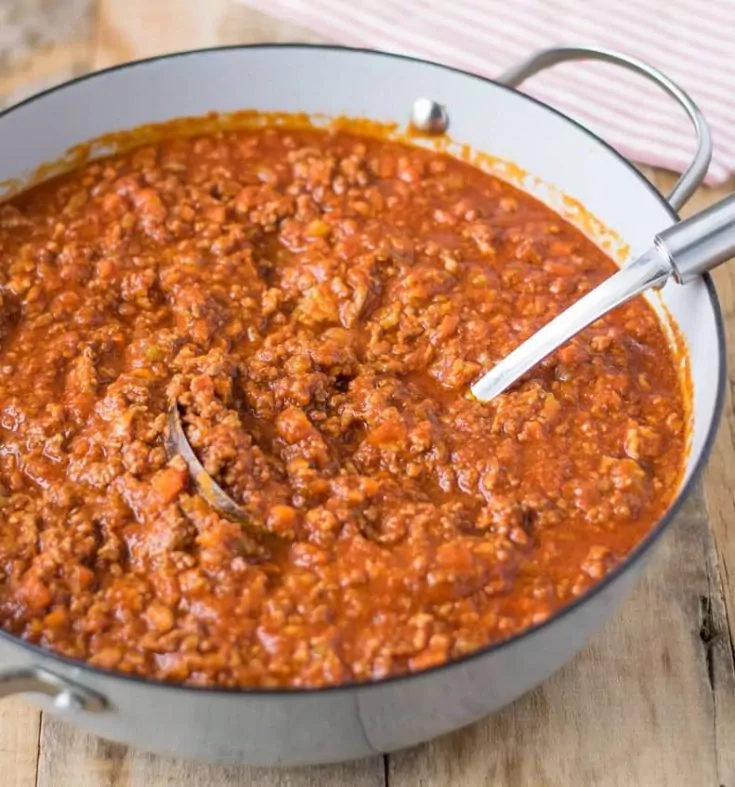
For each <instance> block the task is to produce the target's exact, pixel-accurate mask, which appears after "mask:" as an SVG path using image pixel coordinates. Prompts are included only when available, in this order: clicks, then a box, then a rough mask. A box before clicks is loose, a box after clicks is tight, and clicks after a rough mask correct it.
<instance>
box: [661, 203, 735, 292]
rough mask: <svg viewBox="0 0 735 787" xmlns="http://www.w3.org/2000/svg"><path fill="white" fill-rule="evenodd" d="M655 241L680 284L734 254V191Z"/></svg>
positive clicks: (672, 227) (671, 228)
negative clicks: (666, 257)
mask: <svg viewBox="0 0 735 787" xmlns="http://www.w3.org/2000/svg"><path fill="white" fill-rule="evenodd" d="M655 243H656V245H657V246H658V247H659V249H660V250H661V251H662V252H663V253H664V254H666V255H667V256H668V258H669V261H670V263H671V267H672V268H673V275H674V278H675V279H676V281H677V282H679V284H686V283H687V282H689V281H691V280H692V279H693V278H695V277H696V276H701V275H702V274H703V273H706V272H707V271H710V270H712V268H716V267H717V266H718V265H721V264H722V263H723V262H726V261H727V260H729V259H730V258H731V257H735V194H731V195H730V196H729V197H725V199H723V200H720V201H719V202H717V203H715V204H714V205H712V206H711V207H709V208H707V210H703V211H702V212H701V213H697V214H696V215H695V216H692V217H691V218H690V219H685V220H684V221H680V222H678V223H677V224H674V225H673V226H671V227H669V228H668V229H665V230H664V231H663V232H660V233H659V234H658V235H657V236H656V240H655Z"/></svg>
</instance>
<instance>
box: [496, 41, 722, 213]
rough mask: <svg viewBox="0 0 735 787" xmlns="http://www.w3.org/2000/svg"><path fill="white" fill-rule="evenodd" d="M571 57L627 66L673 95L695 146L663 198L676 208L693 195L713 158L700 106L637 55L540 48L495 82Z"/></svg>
mask: <svg viewBox="0 0 735 787" xmlns="http://www.w3.org/2000/svg"><path fill="white" fill-rule="evenodd" d="M571 60H603V61H605V62H606V63H614V64H615V65H617V66H622V67H623V68H627V69H628V70H629V71H635V72H636V73H638V74H642V75H643V76H644V77H646V78H647V79H650V80H651V81H652V82H654V83H655V84H657V85H658V86H659V87H660V88H661V89H662V90H665V91H666V92H667V93H668V94H669V95H670V96H673V98H675V99H676V100H677V101H678V102H679V104H680V105H681V106H682V107H683V108H684V110H685V111H686V113H687V115H689V119H690V120H691V121H692V125H693V126H694V131H695V132H696V135H697V149H696V152H695V154H694V158H693V159H692V163H691V164H690V165H689V167H688V169H687V170H686V172H684V174H683V175H682V176H681V177H680V178H679V180H678V181H677V182H676V185H675V186H674V188H673V189H672V190H671V193H670V194H669V195H668V196H667V197H666V199H667V200H668V201H669V204H670V205H671V207H672V208H673V209H674V210H675V211H678V210H679V208H681V206H682V205H683V204H684V203H685V202H686V201H687V200H688V199H689V197H690V196H691V195H692V192H694V190H695V189H697V188H698V187H699V186H700V185H701V183H702V181H703V180H704V176H705V175H706V174H707V168H708V167H709V163H710V160H711V158H712V135H711V133H710V129H709V125H708V123H707V121H706V120H705V118H704V115H703V114H702V113H701V111H700V109H699V107H698V106H697V105H696V104H695V103H694V101H692V99H691V98H690V97H689V94H688V93H686V92H685V91H684V90H682V89H681V88H680V87H679V86H678V85H677V84H676V83H675V82H672V81H671V80H670V79H669V78H668V77H667V76H666V75H665V74H662V73H661V72H660V71H659V70H658V69H657V68H654V67H653V66H649V65H648V63H645V62H643V61H642V60H638V58H635V57H628V55H623V54H621V53H620V52H615V51H613V50H611V49H602V48H598V47H590V46H560V47H553V48H551V49H542V50H540V51H539V52H536V53H535V54H533V55H531V56H530V57H528V58H527V59H526V60H524V61H522V62H521V63H518V64H517V65H515V66H513V67H512V68H509V69H508V70H507V71H504V72H503V73H502V74H501V75H500V76H499V77H498V78H497V81H498V82H501V83H502V84H505V85H508V86H509V87H518V86H519V85H520V84H521V82H524V81H525V80H526V79H528V78H529V77H531V76H533V75H534V74H537V73H538V72H539V71H543V70H544V69H546V68H550V67H551V66H554V65H556V64H557V63H564V62H567V61H571Z"/></svg>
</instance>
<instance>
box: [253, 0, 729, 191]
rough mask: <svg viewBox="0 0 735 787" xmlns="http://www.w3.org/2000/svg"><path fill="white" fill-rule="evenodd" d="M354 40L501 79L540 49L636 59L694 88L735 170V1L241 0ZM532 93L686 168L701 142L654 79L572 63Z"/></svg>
mask: <svg viewBox="0 0 735 787" xmlns="http://www.w3.org/2000/svg"><path fill="white" fill-rule="evenodd" d="M240 2H242V3H244V4H245V5H248V6H251V7H252V8H254V9H256V10H258V11H261V12H263V13H265V14H268V15H270V16H275V17H278V18H280V19H283V20H288V21H290V22H292V23H295V24H297V25H299V26H301V27H305V28H309V29H310V30H312V31H314V32H316V33H319V34H321V35H322V36H324V38H325V39H327V40H329V41H331V42H333V43H340V44H346V45H348V46H358V47H370V48H373V49H382V50H385V51H391V52H400V53H404V54H410V55H414V56H417V57H423V58H427V59H429V60H435V61H437V62H442V63H446V64H448V65H452V66H456V67H458V68H462V69H464V70H467V71H472V72H474V73H477V74H482V75H485V76H490V77H492V76H495V75H497V74H499V73H500V72H501V71H503V70H504V69H505V68H507V67H508V66H510V65H512V64H513V63H515V62H517V61H519V60H521V59H522V58H524V57H525V56H526V55H528V54H529V53H530V52H532V51H534V50H536V49H540V48H543V47H548V46H552V45H554V44H559V43H567V44H568V43H576V44H579V43H584V44H593V45H599V46H604V47H608V48H611V49H617V50H619V51H621V52H624V53H626V54H630V55H635V56H637V57H639V58H641V59H642V60H645V61H647V62H648V63H650V64H651V65H654V66H656V67H658V68H659V69H661V70H662V71H663V72H664V73H666V74H667V75H668V76H670V77H671V78H672V79H674V80H675V81H676V82H678V83H679V84H680V85H681V87H683V88H684V89H685V90H687V91H688V92H689V93H690V95H691V96H692V98H693V99H694V100H695V101H696V102H697V103H698V104H699V106H700V108H701V109H702V111H703V112H704V114H705V115H706V117H707V119H708V120H709V123H710V125H711V128H712V133H713V137H714V143H715V150H714V158H713V161H712V165H711V167H710V170H709V175H708V178H707V182H709V183H713V184H714V183H723V182H725V181H726V180H728V178H730V177H731V176H733V175H735V0H710V1H709V2H705V0H595V2H590V0H364V1H363V2H361V1H360V0H240ZM523 89H524V90H525V91H527V92H528V93H529V94H532V95H535V96H537V97H538V98H540V99H541V100H542V101H545V102H546V103H548V104H551V105H553V106H556V107H558V108H559V109H561V110H562V111H564V112H566V113H567V114H569V115H571V116H574V117H576V118H577V119H578V120H580V121H582V122H583V123H585V124H586V125H587V126H589V127H590V128H591V129H593V130H594V131H595V132H597V133H598V134H599V135H600V136H601V137H603V138H604V139H606V140H607V141H609V142H610V143H611V144H612V145H613V146H615V147H616V148H617V149H618V150H620V151H621V152H622V153H623V154H624V155H626V156H628V157H629V158H632V159H634V160H635V161H639V162H642V163H646V164H652V165H654V166H660V167H666V168H668V169H672V170H676V171H679V172H681V171H683V170H684V169H685V168H686V167H687V165H688V163H689V161H690V160H691V156H692V151H693V149H694V138H693V131H692V129H691V127H690V124H689V121H688V119H687V118H686V116H685V115H684V113H683V111H682V110H681V108H680V107H679V106H678V105H677V104H676V103H675V102H674V101H673V99H671V98H670V97H669V96H667V95H666V94H664V93H663V92H662V91H661V90H660V89H658V88H656V87H655V86H654V85H652V84H650V83H649V82H648V81H647V80H645V79H644V78H642V77H640V76H637V75H634V74H630V73H628V72H626V71H623V70H622V69H620V68H615V67H614V66H610V65H607V64H600V63H579V62H577V63H569V64H566V65H560V66H557V67H555V68H554V69H553V70H550V71H548V72H545V73H543V74H539V75H538V76H536V77H534V78H533V79H531V80H529V81H528V83H527V84H525V85H524V87H523Z"/></svg>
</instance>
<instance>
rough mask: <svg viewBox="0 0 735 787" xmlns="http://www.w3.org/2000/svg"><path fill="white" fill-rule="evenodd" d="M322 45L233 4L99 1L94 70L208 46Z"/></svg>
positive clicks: (217, 0) (229, 0)
mask: <svg viewBox="0 0 735 787" xmlns="http://www.w3.org/2000/svg"><path fill="white" fill-rule="evenodd" d="M325 40H326V39H324V38H323V37H322V36H320V35H317V34H316V33H312V32H311V31H309V30H307V29H305V28H303V27H299V26H298V25H294V24H290V23H288V22H282V21H279V20H276V19H273V18H272V17H269V16H267V15H265V14H261V13H259V12H257V11H253V10H251V9H249V8H247V7H246V6H244V5H242V4H240V3H237V2H234V1H233V0H207V2H201V0H156V2H155V3H152V2H150V1H149V0H101V1H100V10H99V22H98V31H97V45H96V51H95V57H94V67H95V68H104V67H106V66H111V65H115V64H117V63H121V62H124V61H126V60H137V59H139V58H143V57H152V56H154V55H159V54H162V53H165V52H179V51H181V50H185V49H197V48H200V47H207V46H221V45H227V44H254V43H260V42H266V41H275V42H284V41H294V42H302V43H321V42H323V41H325Z"/></svg>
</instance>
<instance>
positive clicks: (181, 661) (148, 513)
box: [0, 129, 687, 687]
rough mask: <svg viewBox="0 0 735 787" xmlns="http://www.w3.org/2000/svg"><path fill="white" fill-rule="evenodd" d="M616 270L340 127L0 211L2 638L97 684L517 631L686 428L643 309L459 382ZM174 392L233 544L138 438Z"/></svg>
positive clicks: (678, 454) (167, 463) (69, 189)
mask: <svg viewBox="0 0 735 787" xmlns="http://www.w3.org/2000/svg"><path fill="white" fill-rule="evenodd" d="M614 270H615V265H614V263H613V262H612V261H611V260H610V259H609V258H607V257H606V256H605V254H604V253H603V252H602V251H600V250H599V249H598V248H597V247H596V246H595V245H594V244H593V243H592V242H591V241H589V240H588V239H587V238H585V237H584V236H583V235H582V234H581V233H580V232H579V231H577V230H576V229H575V228H573V227H572V226H571V225H569V224H567V223H566V222H565V221H563V220H562V219H561V218H560V217H559V216H557V215H556V214H554V213H553V212H552V211H551V210H550V209H549V208H547V207H545V206H544V205H542V204H541V203H539V202H537V201H536V200H534V199H533V198H531V197H530V196H528V195H525V194H523V193H521V192H520V191H518V190H516V189H514V188H513V187H511V186H509V185H507V184H505V183H503V182H501V181H500V180H498V179H496V178H494V177H492V176H490V175H488V174H487V173H484V172H482V171H480V170H479V169H476V168H473V167H471V166H470V165H468V164H465V163H462V162H459V161H457V160H454V159H451V158H448V157H446V156H443V155H441V154H439V153H434V152H431V151H427V150H422V149H418V148H413V147H409V146H405V145H402V144H400V143H396V142H389V141H385V140H376V139H370V138H367V137H365V138H361V137H359V136H354V135H351V134H349V133H345V132H335V133H329V132H325V131H316V130H314V131H308V130H299V131H289V130H287V129H260V130H250V131H245V130H243V131H223V132H219V133H211V134H203V135H200V136H196V137H190V138H176V139H170V140H166V141H163V142H159V143H156V144H151V145H148V146H146V147H143V148H140V149H137V150H134V151H131V152H128V153H125V154H120V155H118V156H115V157H112V158H109V159H106V160H103V161H99V162H93V163H90V164H88V165H86V166H84V167H83V168H81V169H80V170H78V171H76V172H73V173H71V174H68V175H65V176H62V177H60V178H56V179H54V180H52V181H49V182H47V183H45V184H42V185H40V186H37V187H35V188H33V189H31V190H30V191H28V192H26V193H25V194H23V195H20V196H19V197H17V198H16V199H14V200H12V201H11V202H10V203H8V204H6V205H5V206H3V207H2V208H0V625H2V627H3V628H5V629H6V630H7V631H9V632H12V633H13V634H15V635H18V636H21V637H23V638H25V639H27V640H29V641H31V642H34V643H37V644H40V645H42V646H44V647H47V648H50V649H51V650H53V651H56V652H58V653H62V654H64V655H66V656H70V657H73V658H78V659H83V660H86V661H88V662H89V663H90V664H93V665H96V666H98V667H102V668H107V669H115V670H121V671H124V672H127V673H132V674H137V675H142V676H147V677H151V678H156V679H161V680H166V681H172V682H185V683H190V684H196V685H213V686H223V687H233V686H263V687H275V686H294V687H314V686H322V685H328V684H337V683H342V682H351V681H367V680H375V679H379V678H382V677H385V676H389V675H396V674H401V673H405V672H409V671H416V670H421V669H425V668H427V667H430V666H434V665H438V664H441V663H443V662H445V661H447V660H450V659H453V658H457V657H460V656H462V655H464V654H467V653H470V652H472V651H474V650H476V649H478V648H481V647H483V646H486V645H488V644H491V643H493V642H497V641H500V640H503V639H505V638H508V637H509V636H512V635H514V634H516V633H518V632H520V631H521V630H523V629H524V628H527V627H528V626H530V625H532V624H535V623H538V622H541V621H543V620H544V619H546V618H547V617H548V616H549V615H551V614H552V613H553V612H554V611H555V610H557V609H558V608H559V607H560V606H562V605H564V604H566V603H568V602H570V601H571V600H573V599H574V598H576V597H578V596H580V595H581V594H583V593H585V591H586V590H587V589H588V588H589V587H590V586H591V585H593V584H594V583H595V582H597V581H599V580H600V579H601V578H602V577H603V576H604V575H605V574H606V573H607V572H608V571H609V570H611V569H612V568H613V567H614V566H615V565H616V564H617V563H618V562H620V561H621V560H622V559H623V557H624V556H625V555H626V553H627V552H628V551H629V550H630V549H631V548H632V547H634V546H635V545H636V544H637V543H638V542H639V541H640V540H641V539H642V538H643V537H644V536H645V534H646V533H647V532H648V530H649V529H650V528H651V527H652V525H653V524H654V523H655V522H656V521H657V520H658V519H659V518H660V517H661V515H662V514H663V512H664V511H665V510H666V508H667V507H668V505H669V503H670V502H671V500H672V497H673V494H674V492H675V490H676V488H677V486H678V483H679V479H680V475H681V472H682V467H683V461H684V454H685V447H686V436H687V429H686V412H685V406H684V399H683V395H682V390H681V386H680V381H679V379H678V373H677V365H676V362H675V359H674V357H673V354H672V352H671V351H670V348H669V346H668V344H667V341H666V339H665V336H664V332H663V330H662V328H661V326H660V325H659V323H658V321H657V318H656V316H655V314H654V312H653V310H652V309H651V308H650V306H648V304H646V303H645V301H643V300H642V299H636V300H635V301H633V302H631V303H629V304H628V305H626V306H624V307H622V308H620V309H618V310H617V311H616V312H614V313H613V314H611V315H609V316H608V317H606V318H605V319H603V320H600V321H599V322H597V323H595V324H594V325H593V326H591V327H590V328H589V329H587V330H585V331H584V332H583V333H582V334H580V335H579V336H578V337H577V338H575V339H574V340H573V341H572V342H571V343H569V344H568V345H567V346H565V347H564V348H562V349H561V350H560V351H558V352H557V353H556V354H554V355H553V356H552V357H550V358H549V359H547V361H545V362H544V363H543V364H542V365H541V366H540V367H538V368H537V369H536V370H534V371H533V372H532V373H531V374H529V375H528V376H527V377H526V378H524V380H523V381H522V382H521V383H520V384H519V385H517V386H515V387H514V388H513V389H512V390H511V391H510V392H508V393H507V394H504V395H502V396H499V397H498V398H497V399H496V400H495V401H493V402H491V403H489V404H481V403H479V402H476V401H473V400H472V398H471V397H470V396H469V395H468V388H469V385H470V384H471V382H473V381H474V380H475V379H476V378H477V377H478V376H479V375H480V373H481V372H482V371H483V370H486V369H488V368H490V367H491V366H492V365H493V364H494V363H496V362H497V361H498V360H499V359H501V358H502V357H504V356H505V355H506V354H507V353H508V352H509V351H510V350H512V349H513V348H514V347H516V346H517V345H518V344H519V343H520V342H521V341H522V340H523V339H524V338H526V337H527V336H529V335H530V334H531V333H532V332H533V331H534V330H536V329H538V328H539V327H540V326H541V325H543V324H544V323H545V322H547V321H548V320H549V319H550V318H551V317H552V316H553V315H554V314H556V313H558V312H559V311H561V310H562V309H563V308H565V307H566V306H568V305H569V304H571V303H572V302H574V301H575V300H576V299H578V298H579V297H580V296H581V295H582V294H583V293H585V292H587V291H588V290H590V289H591V288H592V287H594V286H595V285H596V284H598V283H599V282H601V281H602V280H603V279H604V278H606V277H607V276H609V275H610V274H611V273H613V272H614ZM172 402H177V403H178V406H179V408H180V412H181V414H182V419H183V422H184V424H185V428H186V431H187V435H188V438H189V440H190V442H191V444H192V446H193V448H194V450H195V451H196V453H197V455H198V457H199V459H200V460H201V461H202V463H203V464H204V466H205V468H206V469H207V471H208V472H209V474H210V475H211V476H212V477H213V478H214V479H215V480H216V481H217V482H218V483H219V484H220V485H221V486H222V487H224V488H225V489H226V490H227V491H228V493H229V494H230V495H231V496H232V498H233V499H234V500H236V501H237V502H238V503H239V504H240V505H241V506H243V507H244V508H245V510H246V511H247V515H248V518H249V522H250V525H246V526H244V527H243V525H241V524H238V523H236V522H232V521H229V520H228V519H226V518H224V517H222V516H220V515H219V514H218V513H217V512H216V511H214V510H213V509H212V508H211V507H210V506H209V505H208V504H207V503H206V501H205V500H203V499H202V498H201V497H200V496H199V495H197V494H196V492H195V490H194V488H193V485H192V483H191V480H190V479H189V476H188V473H187V469H186V466H185V465H184V464H183V462H182V460H181V459H180V458H174V459H173V460H170V459H169V458H168V457H167V455H166V450H165V447H164V432H165V426H166V412H167V410H168V408H169V406H170V404H171V403H172Z"/></svg>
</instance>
